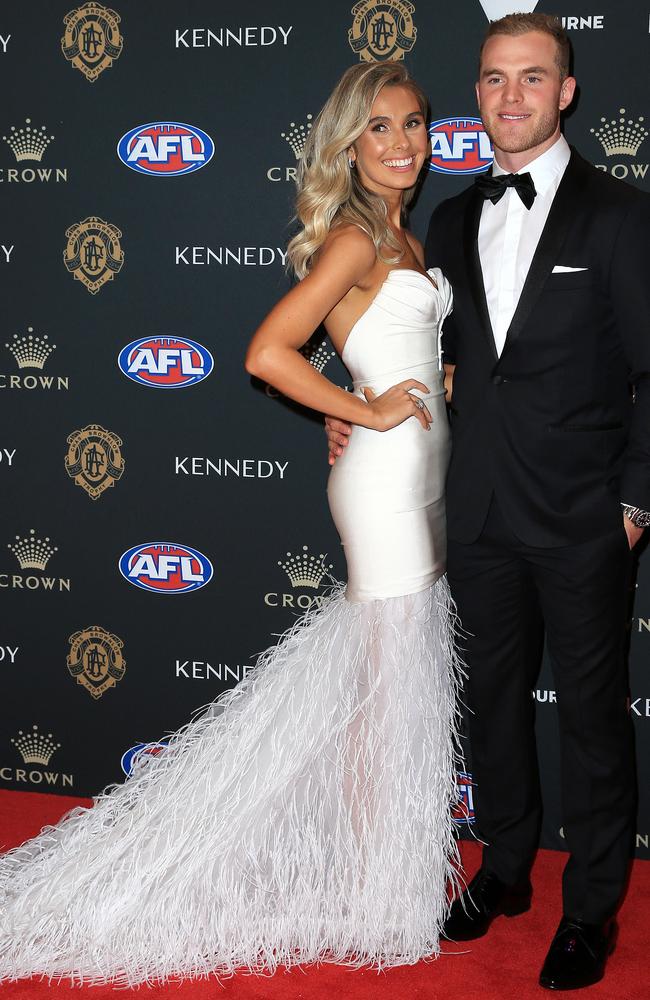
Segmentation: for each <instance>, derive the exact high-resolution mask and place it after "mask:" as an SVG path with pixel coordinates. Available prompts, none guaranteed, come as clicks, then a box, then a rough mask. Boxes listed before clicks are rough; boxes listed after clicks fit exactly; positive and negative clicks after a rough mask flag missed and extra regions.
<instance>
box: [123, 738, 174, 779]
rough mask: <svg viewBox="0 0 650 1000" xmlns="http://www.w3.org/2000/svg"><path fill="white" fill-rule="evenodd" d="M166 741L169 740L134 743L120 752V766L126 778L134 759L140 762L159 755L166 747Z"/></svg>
mask: <svg viewBox="0 0 650 1000" xmlns="http://www.w3.org/2000/svg"><path fill="white" fill-rule="evenodd" d="M168 743H169V740H160V741H159V742H158V743H136V744H135V746H133V747H129V749H128V750H126V751H125V753H123V754H122V759H121V760H120V766H121V768H122V770H123V771H124V773H125V774H126V776H127V778H128V777H129V775H130V774H131V773H132V771H133V768H134V767H135V764H136V761H137V762H138V763H140V762H141V761H143V762H144V760H147V759H150V760H151V759H153V758H154V757H158V756H160V754H161V753H164V752H165V750H166V749H167V744H168ZM143 759H144V760H143Z"/></svg>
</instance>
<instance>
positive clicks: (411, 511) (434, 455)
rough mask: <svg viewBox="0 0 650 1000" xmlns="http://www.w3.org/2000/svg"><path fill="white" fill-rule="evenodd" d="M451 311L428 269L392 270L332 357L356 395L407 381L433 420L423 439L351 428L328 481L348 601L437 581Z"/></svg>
mask: <svg viewBox="0 0 650 1000" xmlns="http://www.w3.org/2000/svg"><path fill="white" fill-rule="evenodd" d="M451 305H452V296H451V288H450V285H449V283H448V282H447V281H446V279H445V278H444V276H443V275H442V272H441V271H440V270H439V269H438V268H432V269H431V270H430V271H428V272H427V275H424V274H421V273H420V272H419V271H412V270H406V269H402V268H396V269H394V270H392V271H390V272H389V274H388V276H387V278H386V280H385V281H384V283H383V285H382V286H381V288H380V289H379V291H378V293H377V295H376V296H375V298H374V299H373V301H372V302H371V304H370V306H369V307H368V309H367V310H366V312H365V313H364V314H363V315H362V316H361V318H360V319H359V320H358V321H357V322H356V323H355V324H354V326H353V327H352V329H351V331H350V334H349V336H348V339H347V341H346V343H345V346H344V349H343V354H342V357H343V361H344V363H345V365H346V366H347V368H348V370H349V372H350V374H351V376H352V378H353V385H354V392H355V394H356V395H358V396H359V397H360V398H364V396H363V391H362V390H363V389H364V388H365V387H369V388H371V389H373V390H374V391H375V392H376V393H381V392H384V391H385V390H386V389H388V388H389V387H390V386H392V385H395V384H396V383H397V382H402V381H404V380H405V379H408V378H414V379H417V380H418V381H420V382H423V383H424V385H426V386H427V387H428V389H429V392H428V393H426V394H425V393H422V392H419V391H416V392H415V394H416V395H419V396H420V397H422V398H423V399H424V401H425V402H426V404H427V407H428V408H429V410H430V412H431V414H432V416H433V423H432V424H431V428H430V430H428V431H425V430H424V429H423V428H422V426H421V424H420V423H419V422H418V420H417V419H416V418H415V417H410V418H409V419H408V420H405V421H404V423H402V424H400V425H399V426H398V427H395V428H393V430H390V431H385V432H383V433H380V432H378V431H372V430H368V429H367V428H365V427H355V428H354V430H353V433H352V436H351V439H350V443H349V444H348V446H347V448H346V449H345V452H344V454H343V455H342V456H341V458H339V459H338V460H337V462H336V465H335V466H334V468H333V470H332V472H331V474H330V480H329V485H328V497H329V502H330V509H331V511H332V516H333V518H334V521H335V523H336V526H337V529H338V531H339V534H340V536H341V541H342V543H343V546H344V548H345V557H346V561H347V565H348V592H347V596H348V600H350V601H370V600H375V599H385V598H388V597H397V596H401V595H404V594H412V593H416V592H418V591H420V590H424V589H426V588H427V587H429V586H430V585H431V584H432V583H433V582H434V581H435V580H436V579H437V578H438V577H439V576H440V575H441V574H442V573H443V572H444V568H445V556H446V545H445V508H444V484H445V476H446V472H447V464H448V461H449V447H450V446H449V430H448V424H447V415H446V410H445V405H444V386H443V371H442V363H441V358H440V330H441V327H442V323H443V320H444V318H445V316H447V315H448V313H449V312H450V311H451Z"/></svg>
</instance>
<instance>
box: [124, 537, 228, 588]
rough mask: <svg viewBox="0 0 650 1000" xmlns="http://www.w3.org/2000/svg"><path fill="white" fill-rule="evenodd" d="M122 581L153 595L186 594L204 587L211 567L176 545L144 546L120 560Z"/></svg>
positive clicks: (156, 543)
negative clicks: (149, 591)
mask: <svg viewBox="0 0 650 1000" xmlns="http://www.w3.org/2000/svg"><path fill="white" fill-rule="evenodd" d="M119 569H120V573H121V574H122V576H123V577H124V579H125V580H128V581H129V583H132V584H133V585H134V586H135V587H141V588H142V589H143V590H152V591H153V592H154V593H156V594H186V593H188V591H190V590H199V589H200V588H201V587H205V585H206V583H209V582H210V580H211V579H212V574H213V569H212V563H211V562H210V560H209V559H207V558H206V556H204V555H202V553H201V552H198V551H197V550H196V549H191V548H189V546H187V545H178V544H177V543H176V542H145V543H144V544H143V545H134V546H133V548H132V549H127V551H126V552H125V553H124V554H123V555H122V556H121V557H120V561H119Z"/></svg>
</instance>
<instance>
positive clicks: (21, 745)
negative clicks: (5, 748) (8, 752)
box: [11, 725, 61, 764]
mask: <svg viewBox="0 0 650 1000" xmlns="http://www.w3.org/2000/svg"><path fill="white" fill-rule="evenodd" d="M11 742H12V743H13V745H14V746H15V747H16V750H18V752H19V754H20V756H21V757H22V758H23V760H24V762H25V763H26V764H49V763H50V758H51V756H52V754H53V753H54V751H55V750H60V748H61V744H60V743H55V742H54V740H53V739H52V733H48V734H47V736H44V735H43V734H42V733H39V731H38V726H37V725H33V726H32V731H31V733H23V731H22V729H19V730H18V736H17V737H16V739H12V741H11Z"/></svg>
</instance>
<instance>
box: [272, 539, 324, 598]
mask: <svg viewBox="0 0 650 1000" xmlns="http://www.w3.org/2000/svg"><path fill="white" fill-rule="evenodd" d="M324 559H325V554H324V553H323V552H321V554H320V555H319V556H310V555H309V549H308V547H307V546H306V545H303V547H302V552H301V553H300V554H299V555H295V556H294V555H293V554H292V553H291V552H287V558H286V560H285V561H284V562H283V561H282V560H281V559H278V566H282V569H283V570H284V571H285V573H286V574H287V576H288V577H289V580H290V581H291V586H292V587H313V588H314V589H316V587H320V582H321V580H322V579H323V577H324V576H325V575H326V574H327V573H329V571H330V570H331V569H332V564H331V563H330V565H329V566H326V565H325V563H324V561H323V560H324Z"/></svg>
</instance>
